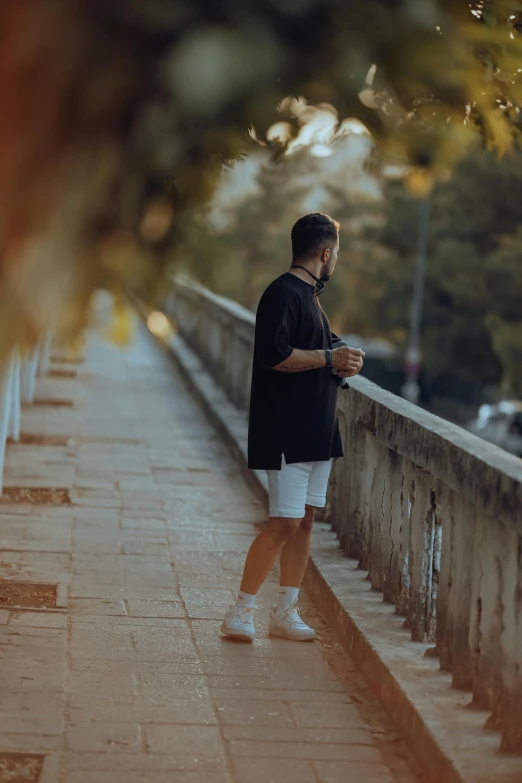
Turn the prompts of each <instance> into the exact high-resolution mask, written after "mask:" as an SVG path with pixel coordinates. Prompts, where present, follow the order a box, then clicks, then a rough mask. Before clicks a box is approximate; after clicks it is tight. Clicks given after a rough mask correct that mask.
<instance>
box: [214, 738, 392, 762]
mask: <svg viewBox="0 0 522 783" xmlns="http://www.w3.org/2000/svg"><path fill="white" fill-rule="evenodd" d="M228 749H229V752H230V753H231V754H232V755H233V756H247V757H253V756H263V757H264V758H280V759H296V760H299V759H301V760H308V761H337V760H341V761H344V760H353V761H364V762H366V761H371V762H374V763H379V762H380V761H381V755H380V752H379V750H378V749H377V748H376V747H375V746H371V745H340V744H333V743H331V744H329V743H324V742H265V741H263V740H232V741H230V742H229V743H228Z"/></svg>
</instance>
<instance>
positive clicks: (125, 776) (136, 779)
mask: <svg viewBox="0 0 522 783" xmlns="http://www.w3.org/2000/svg"><path fill="white" fill-rule="evenodd" d="M145 780H147V779H146V778H144V776H143V772H128V771H127V770H125V771H123V772H113V771H111V772H99V771H95V772H90V771H84V770H73V771H72V772H68V773H67V775H66V777H65V779H64V783H144V781H145ZM150 783H232V778H231V777H230V775H229V774H228V773H227V772H208V771H207V770H204V771H202V772H196V771H189V772H176V777H175V779H174V778H173V775H172V772H154V777H153V778H152V779H151V781H150Z"/></svg>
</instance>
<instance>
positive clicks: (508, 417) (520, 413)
mask: <svg viewBox="0 0 522 783" xmlns="http://www.w3.org/2000/svg"><path fill="white" fill-rule="evenodd" d="M468 429H469V430H470V432H473V433H474V434H475V435H478V436H479V437H481V438H484V440H487V441H489V442H490V443H494V444H495V445H496V446H500V447H501V448H502V449H504V450H505V451H509V452H510V453H511V454H516V456H517V457H522V401H520V400H502V402H498V403H496V405H481V406H480V408H479V411H478V416H477V418H476V419H474V420H473V421H472V422H471V423H470V425H469V428H468Z"/></svg>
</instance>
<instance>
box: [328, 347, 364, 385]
mask: <svg viewBox="0 0 522 783" xmlns="http://www.w3.org/2000/svg"><path fill="white" fill-rule="evenodd" d="M364 355H365V354H364V351H360V350H359V349H358V348H334V349H333V350H332V367H334V368H335V369H336V370H338V373H337V375H338V376H339V377H340V378H353V376H354V375H357V373H359V372H361V370H362V366H363V358H362V357H363V356H364Z"/></svg>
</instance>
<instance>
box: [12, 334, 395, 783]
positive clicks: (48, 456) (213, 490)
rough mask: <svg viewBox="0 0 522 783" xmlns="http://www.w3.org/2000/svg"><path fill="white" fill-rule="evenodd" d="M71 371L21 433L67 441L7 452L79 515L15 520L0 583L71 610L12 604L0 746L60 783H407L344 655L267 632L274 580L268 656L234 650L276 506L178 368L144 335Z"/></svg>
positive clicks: (42, 511) (17, 507)
mask: <svg viewBox="0 0 522 783" xmlns="http://www.w3.org/2000/svg"><path fill="white" fill-rule="evenodd" d="M53 366H54V368H55V372H56V370H57V369H58V370H60V368H61V369H62V370H63V369H67V370H69V371H70V370H71V368H73V365H58V364H57V363H56V362H55V363H54V365H53ZM75 369H77V377H76V378H64V377H51V378H47V379H45V380H43V381H40V382H39V386H38V394H37V397H38V398H40V400H41V401H42V402H44V403H47V404H40V405H36V406H34V407H31V408H28V409H27V410H26V411H25V412H24V416H23V432H24V433H26V434H27V433H30V434H33V435H44V436H52V437H53V438H57V437H58V438H59V437H62V438H64V439H66V438H70V441H69V442H68V443H67V444H66V445H56V444H57V443H59V441H58V442H57V441H52V442H53V443H54V444H55V445H31V443H27V442H26V443H23V444H20V445H11V446H9V449H8V459H7V479H6V484H7V485H8V486H12V487H21V486H26V487H32V488H35V487H42V488H45V487H55V488H57V487H58V488H67V489H68V490H69V492H70V497H71V500H72V504H71V505H62V506H53V505H47V506H46V505H29V504H26V503H11V504H6V505H3V506H1V507H0V524H1V527H0V546H1V547H2V548H3V549H4V551H3V553H2V556H1V560H2V562H1V563H0V569H1V570H0V575H1V576H3V577H6V576H7V577H10V578H11V579H14V580H17V581H27V580H28V581H31V582H43V583H52V584H58V585H59V591H58V594H59V598H60V596H61V597H63V596H64V595H65V596H67V598H68V605H66V604H67V598H66V599H65V600H64V606H63V608H60V607H58V608H56V609H44V608H42V607H41V608H40V609H39V610H38V611H35V610H34V609H30V608H28V609H25V610H9V609H1V610H0V623H1V625H0V634H1V636H0V642H1V651H2V656H3V657H2V661H1V664H0V678H1V682H0V691H1V694H2V696H1V703H0V750H2V751H7V750H12V751H20V752H34V753H45V754H47V756H46V762H45V766H44V774H43V777H42V780H44V781H45V783H54V782H55V783H58V782H60V783H120V782H121V783H135V782H137V781H141V782H143V781H150V783H167V781H168V783H173V782H174V783H231V782H232V781H237V782H238V783H257V781H259V782H261V781H263V783H270V782H271V781H272V782H273V783H283V781H284V783H294V781H295V783H297V782H298V783H312V782H313V783H341V781H342V783H350V781H354V783H355V782H356V781H357V782H358V781H363V782H364V783H391V782H392V781H393V780H396V781H400V783H404V781H405V780H406V779H408V780H410V778H409V777H404V775H403V774H401V775H399V774H398V773H396V774H395V775H392V774H391V773H390V771H389V768H388V766H386V764H385V763H384V761H383V757H382V755H381V751H380V750H379V747H378V736H379V734H380V733H381V734H382V732H379V731H378V730H377V731H376V730H375V725H369V724H367V722H366V721H365V719H363V717H361V714H360V712H359V708H360V705H358V704H356V703H355V702H354V701H353V700H352V698H351V697H350V696H349V695H348V693H347V691H346V690H345V687H344V685H343V683H342V682H341V680H339V679H337V677H336V675H335V674H334V673H333V670H332V669H331V668H330V667H329V665H328V662H327V660H326V657H325V656H326V655H327V648H329V647H332V644H329V645H326V644H325V642H324V637H323V642H322V643H321V642H318V643H312V644H301V645H300V644H295V643H292V642H287V641H285V640H281V639H269V638H267V635H266V632H267V611H268V606H269V605H270V603H271V600H272V599H273V598H274V594H275V590H276V584H277V582H276V578H275V576H274V577H273V578H272V579H271V581H270V582H269V583H268V584H267V585H266V587H265V589H264V590H263V593H262V600H261V606H260V610H259V611H258V625H259V638H258V639H257V640H256V642H255V643H254V645H252V646H248V645H243V644H236V643H233V642H231V641H227V640H224V639H222V638H220V636H219V633H218V628H219V621H220V620H221V618H222V616H223V613H224V611H225V608H226V607H227V605H229V604H230V602H231V601H232V599H233V597H234V593H235V590H236V589H237V587H238V581H239V576H240V571H241V568H242V564H243V560H244V553H245V551H246V550H247V548H248V546H249V543H250V541H251V539H252V535H253V532H254V529H253V527H252V525H253V523H256V522H260V521H262V520H263V519H264V512H263V509H262V507H261V505H260V504H259V502H258V501H257V500H256V499H255V498H254V497H253V495H252V494H251V492H250V490H249V489H248V488H247V487H246V485H245V483H244V481H243V480H242V478H241V477H240V475H239V474H238V470H237V468H236V466H235V465H234V463H233V461H232V460H231V458H230V456H229V455H228V454H227V452H226V451H225V449H224V447H223V446H222V445H221V443H220V442H219V440H218V439H217V436H216V434H215V433H214V432H213V431H212V429H211V427H210V426H209V424H208V423H207V422H206V420H205V419H204V418H203V416H202V413H201V412H200V410H199V408H198V407H197V406H196V405H195V403H194V402H193V401H192V400H191V399H190V397H189V395H188V393H187V391H186V389H185V387H184V385H183V382H182V380H181V379H180V378H179V377H178V376H177V375H176V373H175V371H174V370H173V368H172V366H171V364H170V362H169V361H168V360H167V359H166V357H165V356H163V355H162V354H161V353H160V352H159V350H158V349H157V348H156V346H155V345H154V344H153V343H152V342H151V341H150V339H149V338H148V337H147V336H145V335H142V336H141V337H140V338H139V340H138V342H137V344H136V345H135V346H134V347H133V348H132V349H131V350H129V351H127V352H124V353H121V352H119V351H117V350H116V349H114V348H112V347H111V346H108V345H105V344H103V343H101V342H100V341H99V340H98V339H97V338H95V337H93V338H91V339H90V341H89V344H88V346H87V348H86V351H85V356H84V361H83V363H82V364H80V365H78V367H77V368H75ZM53 399H54V400H58V401H60V400H61V401H64V400H70V401H72V402H73V403H74V405H73V407H70V406H65V405H52V404H49V403H50V402H51V401H52V400H53ZM58 603H60V600H59V602H58ZM307 606H308V604H307V603H306V601H305V602H303V608H304V609H305V611H306V609H307ZM315 619H316V621H317V622H319V620H317V618H315ZM325 633H326V631H325ZM339 654H341V655H344V653H340V651H339ZM344 660H347V659H346V658H345V659H344ZM347 666H348V668H349V662H348V664H347ZM352 695H353V694H352ZM6 779H7V778H6ZM0 780H1V781H3V780H4V778H2V777H1V774H0ZM9 780H11V778H9ZM17 780H18V778H17Z"/></svg>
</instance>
